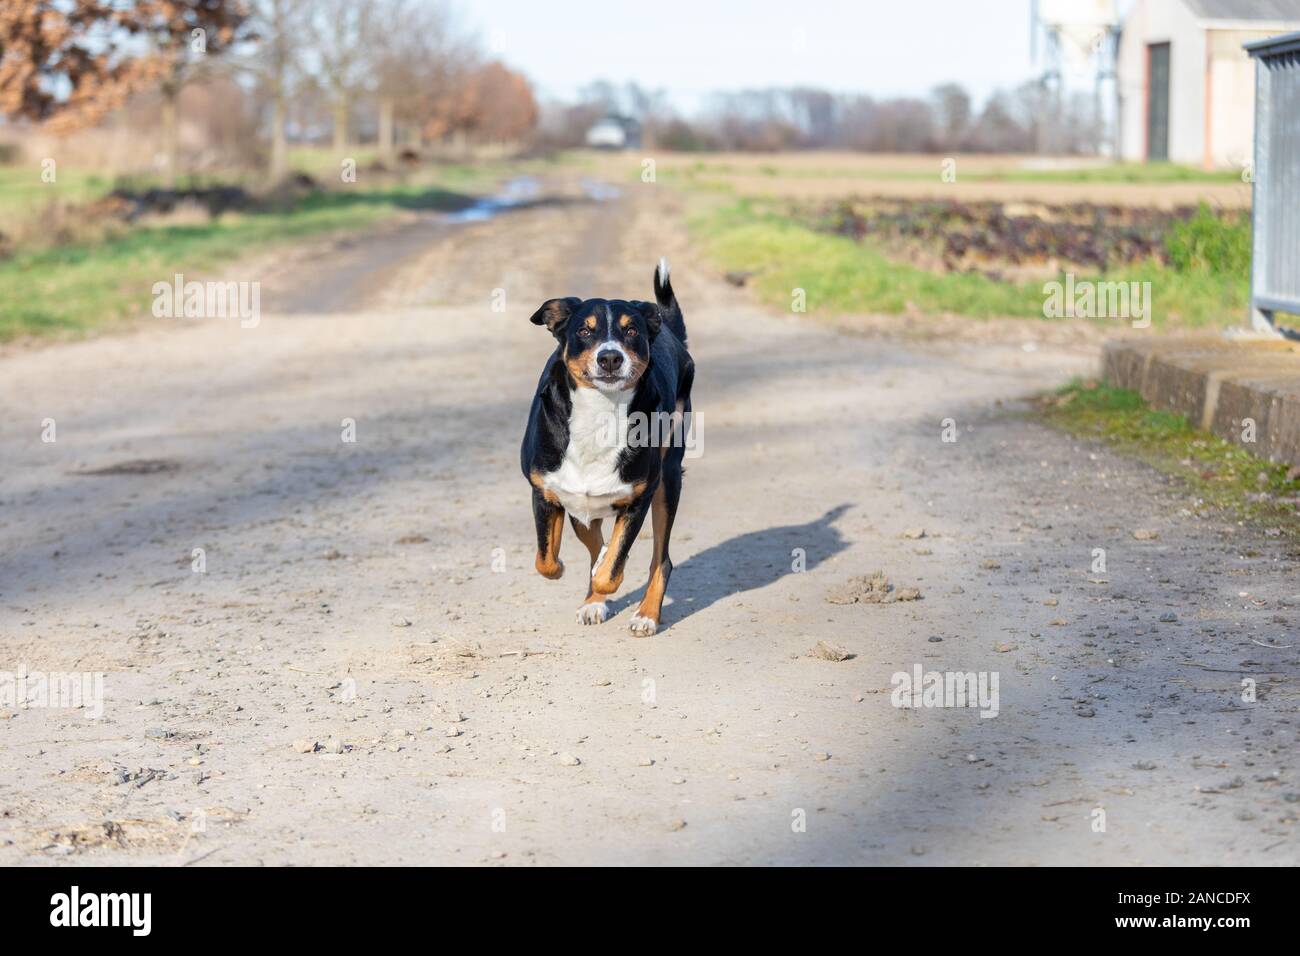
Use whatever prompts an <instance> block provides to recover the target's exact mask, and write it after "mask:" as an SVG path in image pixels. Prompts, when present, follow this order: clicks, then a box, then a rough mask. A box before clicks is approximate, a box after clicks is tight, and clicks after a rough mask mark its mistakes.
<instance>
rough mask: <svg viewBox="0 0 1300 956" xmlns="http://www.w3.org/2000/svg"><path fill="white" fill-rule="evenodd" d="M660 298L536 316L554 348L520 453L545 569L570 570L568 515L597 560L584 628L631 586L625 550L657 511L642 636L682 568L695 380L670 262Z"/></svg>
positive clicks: (571, 303)
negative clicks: (677, 535) (680, 520)
mask: <svg viewBox="0 0 1300 956" xmlns="http://www.w3.org/2000/svg"><path fill="white" fill-rule="evenodd" d="M654 293H655V301H654V302H641V301H636V300H630V301H629V300H624V299H586V300H583V299H579V298H576V297H573V296H570V297H568V298H564V299H549V300H547V301H546V302H543V303H542V306H541V308H539V309H538V310H537V311H536V312H534V313H533V316H532V322H533V324H534V325H544V326H546V330H547V331H548V332H550V333H551V334H552V335H553V336H555V340H556V347H555V351H554V352H552V353H551V357H550V358H549V359H547V362H546V367H545V368H544V369H543V370H542V377H541V379H540V381H539V382H538V383H537V392H536V394H535V395H534V396H533V405H532V410H531V411H530V412H529V415H528V428H527V430H526V431H525V432H524V443H523V449H522V452H521V455H520V460H521V464H522V466H523V472H524V477H526V478H527V479H528V482H529V484H530V485H532V490H533V519H534V521H535V523H536V525H537V562H536V565H537V572H538V573H539V574H541V575H542V577H545V578H550V579H551V580H555V579H557V578H559V577H560V576H561V575H563V574H564V563H563V562H562V561H561V560H560V537H561V534H562V533H563V531H564V515H565V512H568V515H569V521H570V523H571V524H572V525H573V530H574V533H575V534H577V536H578V538H579V539H580V540H581V541H582V543H583V544H585V545H586V546H587V550H588V551H589V552H590V554H591V576H590V578H591V579H590V583H589V585H588V588H587V596H586V598H585V599H584V600H583V602H582V606H581V607H579V608H578V620H579V621H580V622H581V623H583V624H601V623H603V622H604V621H605V619H606V617H608V616H609V609H608V606H607V605H606V603H605V598H606V596H607V595H610V594H613V593H614V592H615V591H617V590H618V588H619V586H620V585H621V584H622V583H623V568H624V565H625V564H626V562H627V556H628V551H629V550H631V548H632V542H633V541H635V540H636V537H637V535H638V534H639V533H640V531H641V525H642V523H643V522H644V521H645V517H646V515H647V514H650V515H651V516H652V518H651V520H652V523H653V527H654V553H653V554H652V555H651V558H650V580H649V583H647V584H646V589H645V596H644V597H643V598H642V599H641V605H640V607H638V608H637V610H636V613H635V614H634V615H633V616H632V619H631V621H630V626H631V629H632V633H633V634H636V635H637V636H640V637H648V636H649V635H651V634H653V633H655V631H656V630H657V629H658V628H659V616H660V611H661V609H662V606H663V600H664V592H665V591H666V590H667V588H668V579H669V578H670V577H671V576H672V573H673V562H672V560H671V559H670V558H669V557H668V539H669V536H670V535H671V533H672V529H673V519H674V517H676V515H677V503H678V501H679V500H680V498H681V494H682V473H683V469H682V459H683V458H684V457H685V431H686V423H687V422H688V421H689V416H690V414H691V383H692V381H693V380H694V378H695V363H694V362H693V361H692V360H691V356H690V353H689V352H687V350H686V324H685V321H684V320H683V318H682V310H681V308H680V306H678V304H677V297H676V296H675V295H674V294H673V287H672V285H671V283H670V282H669V279H668V262H667V261H666V260H664V259H660V260H659V265H658V267H657V268H656V269H655V274H654ZM607 518H612V519H613V529H612V531H611V532H610V537H609V542H608V543H606V541H605V539H604V533H603V532H602V530H601V525H602V523H603V522H604V521H605V519H607Z"/></svg>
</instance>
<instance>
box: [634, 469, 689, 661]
mask: <svg viewBox="0 0 1300 956" xmlns="http://www.w3.org/2000/svg"><path fill="white" fill-rule="evenodd" d="M681 496H682V473H681V471H680V470H679V469H678V468H673V467H671V464H670V466H669V467H666V468H665V469H664V475H663V478H662V480H661V481H660V482H659V488H658V489H657V490H656V491H655V496H654V501H653V502H651V505H650V520H651V523H652V524H653V526H654V532H655V546H654V553H653V554H652V555H651V556H650V580H649V581H648V582H647V583H646V586H645V596H644V597H642V598H641V606H640V607H638V608H637V609H636V614H635V615H633V617H632V621H631V628H632V633H633V634H635V635H636V636H637V637H649V636H650V635H651V634H653V633H654V632H655V631H657V630H658V629H659V615H660V612H661V610H662V608H663V603H664V593H665V592H666V591H667V590H668V579H669V578H670V577H672V574H673V562H672V558H670V557H669V556H668V539H669V537H671V535H672V530H673V519H674V518H675V517H677V503H678V502H679V501H680V500H681Z"/></svg>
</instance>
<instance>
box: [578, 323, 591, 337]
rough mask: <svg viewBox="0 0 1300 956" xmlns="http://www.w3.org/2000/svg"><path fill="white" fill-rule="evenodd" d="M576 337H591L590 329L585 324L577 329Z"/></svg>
mask: <svg viewBox="0 0 1300 956" xmlns="http://www.w3.org/2000/svg"><path fill="white" fill-rule="evenodd" d="M578 338H580V339H589V338H591V329H589V328H587V327H586V326H585V325H584V326H583V327H582V328H580V329H578Z"/></svg>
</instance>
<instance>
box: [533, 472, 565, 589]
mask: <svg viewBox="0 0 1300 956" xmlns="http://www.w3.org/2000/svg"><path fill="white" fill-rule="evenodd" d="M533 522H534V524H536V525H537V562H536V567H537V573H538V574H540V575H541V576H542V577H544V578H549V579H550V580H552V581H554V580H555V579H556V578H559V577H560V576H562V575H563V574H564V562H563V561H561V560H560V537H561V536H562V535H563V534H564V509H563V508H561V507H560V506H559V505H557V504H555V503H554V502H551V501H547V500H546V496H545V495H544V494H543V493H542V492H541V490H540V489H538V488H534V489H533Z"/></svg>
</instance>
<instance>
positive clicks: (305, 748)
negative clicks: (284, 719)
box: [293, 737, 316, 754]
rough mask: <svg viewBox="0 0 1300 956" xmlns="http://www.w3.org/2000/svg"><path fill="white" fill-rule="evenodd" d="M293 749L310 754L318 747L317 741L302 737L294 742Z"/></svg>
mask: <svg viewBox="0 0 1300 956" xmlns="http://www.w3.org/2000/svg"><path fill="white" fill-rule="evenodd" d="M293 749H294V750H296V751H298V753H300V754H309V753H311V752H312V751H314V750H315V749H316V741H314V740H308V739H306V738H305V737H300V738H298V739H297V740H295V741H294V742H293Z"/></svg>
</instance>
